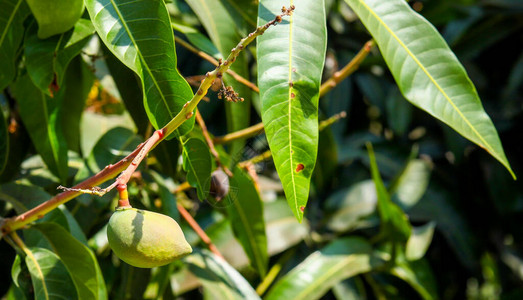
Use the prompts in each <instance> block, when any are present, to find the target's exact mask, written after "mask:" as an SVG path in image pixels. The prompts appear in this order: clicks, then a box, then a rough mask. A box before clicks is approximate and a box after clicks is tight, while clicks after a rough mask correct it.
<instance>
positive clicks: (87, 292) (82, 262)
mask: <svg viewBox="0 0 523 300" xmlns="http://www.w3.org/2000/svg"><path fill="white" fill-rule="evenodd" d="M33 228H36V229H38V230H39V231H40V232H41V233H42V234H43V235H44V236H45V238H46V239H47V240H48V241H49V242H50V243H51V246H52V247H53V250H54V252H56V254H58V256H59V257H60V259H61V260H62V262H63V263H64V265H65V267H66V268H67V270H68V271H69V274H70V275H71V278H72V280H73V282H74V285H75V287H76V291H77V293H78V297H79V299H107V291H106V289H105V283H104V279H103V276H102V271H101V270H100V267H99V266H98V262H97V260H96V257H95V255H94V253H93V252H92V251H91V250H90V249H89V248H88V247H87V246H85V245H84V244H82V243H81V242H79V241H78V240H76V239H75V238H74V237H73V236H71V234H69V232H67V230H65V229H64V228H62V227H61V226H60V225H57V224H55V223H50V222H45V223H37V224H35V225H33Z"/></svg>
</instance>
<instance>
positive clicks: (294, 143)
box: [257, 0, 327, 222]
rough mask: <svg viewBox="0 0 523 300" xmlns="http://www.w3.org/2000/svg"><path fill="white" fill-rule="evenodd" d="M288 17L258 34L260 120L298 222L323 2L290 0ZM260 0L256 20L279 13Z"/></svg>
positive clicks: (311, 157)
mask: <svg viewBox="0 0 523 300" xmlns="http://www.w3.org/2000/svg"><path fill="white" fill-rule="evenodd" d="M289 3H290V4H291V5H292V4H295V5H296V9H295V11H294V13H293V14H292V15H291V16H290V17H286V18H285V19H284V21H283V22H282V23H280V24H278V25H277V26H276V27H274V28H271V29H270V30H267V32H266V33H265V34H264V35H263V36H260V37H259V38H258V49H257V51H258V84H259V87H260V97H261V102H262V120H263V124H264V125H265V132H266V134H267V140H268V141H269V146H270V148H271V151H272V153H273V158H274V164H275V165H276V170H277V171H278V174H279V176H280V179H281V181H282V184H283V188H284V191H285V195H286V197H287V201H288V203H289V206H290V207H291V209H292V211H293V212H294V215H295V216H296V218H297V219H298V220H299V221H300V222H301V220H302V219H303V211H304V210H305V206H306V204H307V198H308V196H309V186H310V179H311V175H312V171H313V170H314V165H315V163H316V155H317V152H318V97H319V88H320V83H321V82H320V81H321V75H322V71H323V64H324V61H325V47H326V40H327V32H326V29H325V5H324V1H318V0H300V1H292V0H291V1H290V2H289ZM281 8H282V1H279V0H264V1H261V2H260V5H259V11H258V25H263V24H265V23H266V22H268V21H270V20H272V19H274V17H275V16H276V15H278V14H280V13H281Z"/></svg>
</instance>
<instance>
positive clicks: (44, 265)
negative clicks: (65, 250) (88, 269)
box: [25, 248, 78, 300]
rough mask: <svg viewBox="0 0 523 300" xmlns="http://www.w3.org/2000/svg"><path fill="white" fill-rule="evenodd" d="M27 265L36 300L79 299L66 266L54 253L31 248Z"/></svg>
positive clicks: (27, 252) (26, 259)
mask: <svg viewBox="0 0 523 300" xmlns="http://www.w3.org/2000/svg"><path fill="white" fill-rule="evenodd" d="M25 253H26V254H27V256H26V257H25V263H26V264H27V268H28V269H29V272H30V273H31V279H32V281H33V289H34V293H35V299H37V300H40V299H45V300H49V299H57V298H62V299H77V298H78V295H77V294H76V291H75V288H74V283H73V281H72V280H71V277H69V274H68V272H67V269H66V268H65V266H64V264H63V263H62V261H61V260H60V258H58V256H56V254H54V253H53V252H51V251H49V250H47V249H42V248H29V249H27V251H26V252H25Z"/></svg>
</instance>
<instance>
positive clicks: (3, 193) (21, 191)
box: [0, 182, 51, 214]
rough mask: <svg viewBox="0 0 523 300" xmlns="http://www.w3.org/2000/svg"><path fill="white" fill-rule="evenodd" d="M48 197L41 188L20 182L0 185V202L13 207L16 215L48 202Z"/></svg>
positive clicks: (49, 196)
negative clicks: (7, 203)
mask: <svg viewBox="0 0 523 300" xmlns="http://www.w3.org/2000/svg"><path fill="white" fill-rule="evenodd" d="M50 198H51V195H49V194H48V193H47V192H46V191H44V190H43V189H42V188H40V187H38V186H35V185H29V184H25V183H20V182H9V183H5V184H2V185H0V200H2V201H6V202H9V203H10V204H11V205H13V208H14V209H15V211H16V213H17V214H22V213H24V212H26V211H27V210H29V209H31V208H33V207H35V206H37V205H39V204H41V203H43V202H45V201H47V200H49V199H50Z"/></svg>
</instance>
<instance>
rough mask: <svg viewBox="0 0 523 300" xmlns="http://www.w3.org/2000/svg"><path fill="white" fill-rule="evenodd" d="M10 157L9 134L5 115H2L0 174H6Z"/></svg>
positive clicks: (0, 124)
mask: <svg viewBox="0 0 523 300" xmlns="http://www.w3.org/2000/svg"><path fill="white" fill-rule="evenodd" d="M8 157H9V132H8V131H7V124H6V120H5V118H4V114H3V113H0V174H2V173H3V172H4V169H5V166H6V165H7V158H8Z"/></svg>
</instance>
